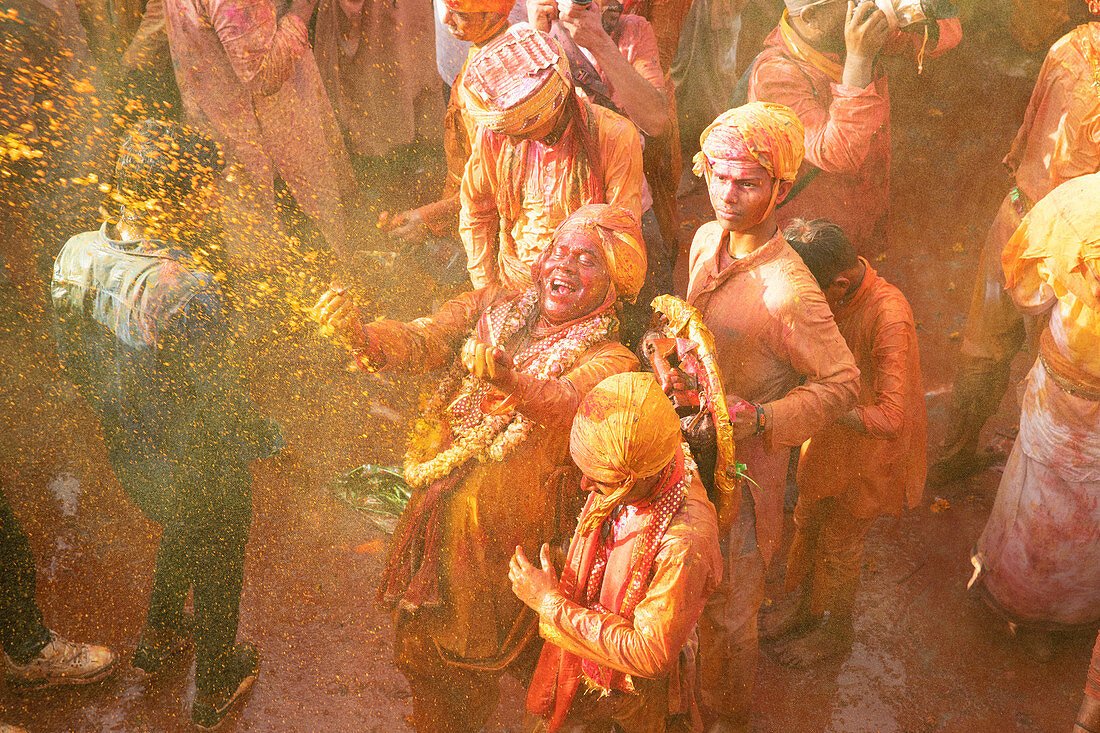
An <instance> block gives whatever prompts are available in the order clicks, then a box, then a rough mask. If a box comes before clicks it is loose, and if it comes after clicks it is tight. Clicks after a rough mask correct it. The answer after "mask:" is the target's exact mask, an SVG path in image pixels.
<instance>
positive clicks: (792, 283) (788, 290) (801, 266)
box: [762, 242, 829, 310]
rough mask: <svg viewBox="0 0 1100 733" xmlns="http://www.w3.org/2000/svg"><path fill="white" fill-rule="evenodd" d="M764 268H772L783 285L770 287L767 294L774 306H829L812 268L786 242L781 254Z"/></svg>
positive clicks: (792, 307)
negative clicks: (811, 270)
mask: <svg viewBox="0 0 1100 733" xmlns="http://www.w3.org/2000/svg"><path fill="white" fill-rule="evenodd" d="M764 268H766V269H768V270H770V271H771V273H772V275H773V277H774V278H775V279H776V280H777V281H778V283H782V285H783V287H781V288H768V292H767V294H766V295H765V297H768V298H772V299H774V300H773V302H772V303H771V305H773V306H774V307H776V308H781V309H782V308H787V309H792V310H801V309H805V308H806V306H807V305H812V306H815V307H817V306H820V307H824V308H828V307H829V304H828V303H827V302H826V301H825V294H824V293H822V292H821V287H820V286H819V285H818V284H817V280H816V279H815V278H814V276H813V274H812V273H811V272H810V268H808V267H806V263H804V262H803V261H802V258H801V257H799V256H798V253H797V252H795V251H794V249H792V248H791V246H790V245H789V244H787V243H786V242H784V243H783V246H782V248H781V250H780V253H779V255H778V256H777V257H776V258H775V259H773V260H772V261H770V262H767V263H765V264H764V265H763V266H762V269H764Z"/></svg>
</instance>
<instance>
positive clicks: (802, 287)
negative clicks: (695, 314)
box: [687, 221, 859, 560]
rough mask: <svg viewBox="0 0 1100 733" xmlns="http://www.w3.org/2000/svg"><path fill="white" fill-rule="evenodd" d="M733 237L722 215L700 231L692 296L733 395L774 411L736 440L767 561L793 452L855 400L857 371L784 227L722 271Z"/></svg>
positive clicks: (775, 537)
mask: <svg viewBox="0 0 1100 733" xmlns="http://www.w3.org/2000/svg"><path fill="white" fill-rule="evenodd" d="M728 243H729V237H728V235H727V233H726V232H725V231H723V230H722V227H721V225H720V224H719V223H718V222H717V221H712V222H708V223H707V224H704V225H703V226H702V227H700V228H699V231H697V232H696V233H695V240H694V241H693V242H692V244H691V258H690V275H689V279H688V296H687V301H688V303H689V304H691V305H693V306H695V307H696V308H698V309H699V313H700V315H701V316H702V317H703V322H704V323H706V325H707V328H709V329H710V331H711V333H712V334H713V335H714V344H715V349H716V351H717V361H718V367H719V369H721V372H722V381H723V383H724V385H725V388H726V392H727V394H726V399H727V400H729V401H730V403H731V404H732V403H733V402H736V401H737V400H738V399H743V400H746V401H748V402H754V403H761V404H768V405H770V406H771V408H772V423H771V426H770V427H769V428H767V429H766V430H765V432H764V434H763V435H760V436H752V437H749V438H746V439H744V440H739V441H737V460H738V461H740V462H743V463H745V464H746V465H747V467H748V474H749V476H750V477H751V478H752V479H753V481H754V482H755V483H754V484H750V486H749V488H750V490H751V492H752V497H753V501H754V504H755V509H756V533H757V541H758V544H759V546H760V551H761V553H763V555H764V558H765V560H770V558H771V555H772V554H773V553H774V551H775V548H776V547H777V546H778V544H779V539H780V535H781V533H782V529H783V491H784V487H785V486H786V476H787V463H788V461H789V451H788V450H786V449H788V448H790V447H793V446H796V445H801V444H802V442H803V441H805V440H806V439H807V438H809V437H810V436H811V435H813V434H814V433H816V432H817V431H819V430H820V429H821V428H823V427H825V426H826V425H828V424H829V423H831V422H833V421H834V420H836V419H837V418H838V417H840V415H842V414H843V413H845V412H847V411H848V410H849V409H850V408H851V407H853V406H854V405H855V402H856V396H857V395H858V393H859V369H858V368H856V363H855V360H854V359H853V358H852V354H851V352H850V351H849V350H848V346H847V345H846V344H845V343H844V338H843V337H842V336H841V335H840V331H838V330H837V327H836V322H835V321H834V320H833V314H832V312H831V311H830V310H829V304H828V303H827V302H826V301H825V295H824V294H823V293H822V292H821V289H820V288H819V287H818V286H817V282H816V281H815V280H814V277H813V275H811V274H810V271H809V269H807V268H806V265H805V264H804V263H803V262H802V259H801V258H800V257H799V256H798V253H796V252H795V251H794V250H793V249H791V246H790V245H789V244H787V242H786V240H784V239H783V237H782V236H781V235H780V234H779V232H776V233H775V236H774V237H772V239H771V240H770V241H769V242H767V243H766V244H764V245H763V246H761V247H759V248H758V249H756V250H755V251H754V252H751V253H750V254H748V255H746V256H744V257H741V258H740V259H737V260H733V261H732V262H730V263H729V264H727V265H725V266H724V267H723V266H722V262H723V255H722V251H723V250H725V249H726V248H727V246H728ZM726 257H728V255H726Z"/></svg>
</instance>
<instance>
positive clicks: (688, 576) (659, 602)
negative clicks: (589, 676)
mask: <svg viewBox="0 0 1100 733" xmlns="http://www.w3.org/2000/svg"><path fill="white" fill-rule="evenodd" d="M716 583H717V577H716V574H715V569H714V567H713V566H712V561H711V560H710V559H709V555H708V554H707V553H706V550H705V548H702V547H697V546H695V544H693V543H687V542H684V543H677V544H676V545H673V546H672V547H668V548H662V550H661V551H660V552H659V553H658V554H657V557H656V559H655V562H654V568H653V576H652V580H651V581H650V584H649V590H648V591H647V592H646V595H645V597H644V598H643V599H642V600H641V602H640V603H639V604H638V606H637V607H636V608H635V609H634V620H633V621H628V620H627V619H625V618H623V617H622V616H619V615H618V614H614V613H609V612H600V611H592V610H589V609H587V608H584V607H583V606H581V605H579V604H577V603H575V602H573V601H570V600H568V599H567V598H566V597H565V596H564V595H563V594H562V593H561V592H559V591H555V592H553V593H550V594H548V596H547V597H546V598H545V599H544V601H543V603H542V607H541V608H540V609H539V633H540V634H541V635H542V637H543V638H544V639H546V640H547V641H548V642H550V643H552V644H555V645H557V646H559V647H561V648H562V649H564V650H565V651H568V652H572V653H574V654H577V655H578V656H581V657H585V658H587V659H591V660H594V661H596V662H598V663H600V664H604V665H607V666H609V667H613V668H615V669H617V670H620V671H622V672H625V673H626V674H630V675H636V676H638V677H647V678H650V679H653V678H657V677H662V676H664V675H667V674H669V673H670V672H671V671H672V669H673V667H674V665H675V664H676V662H677V660H678V658H679V655H680V649H682V648H683V646H684V644H685V643H686V642H687V640H688V638H689V636H690V635H691V631H692V629H693V628H694V627H695V624H696V622H697V621H698V620H699V617H700V616H701V615H702V613H703V606H704V605H705V604H706V601H707V598H708V597H709V596H710V594H711V592H712V591H713V590H714V587H715V584H716Z"/></svg>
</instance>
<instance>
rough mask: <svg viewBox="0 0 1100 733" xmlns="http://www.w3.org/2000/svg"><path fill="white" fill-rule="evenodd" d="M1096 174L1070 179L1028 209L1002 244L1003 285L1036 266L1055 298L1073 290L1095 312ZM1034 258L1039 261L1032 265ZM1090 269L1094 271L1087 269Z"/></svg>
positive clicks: (1098, 252)
mask: <svg viewBox="0 0 1100 733" xmlns="http://www.w3.org/2000/svg"><path fill="white" fill-rule="evenodd" d="M1097 201H1100V173H1092V174H1090V175H1087V176H1080V177H1078V178H1072V179H1070V180H1068V181H1066V182H1065V183H1063V184H1061V185H1060V186H1058V188H1056V189H1054V190H1053V191H1051V192H1050V193H1048V194H1047V195H1046V196H1044V197H1043V198H1042V199H1040V200H1039V203H1037V204H1035V206H1034V207H1032V209H1031V211H1029V212H1028V213H1027V216H1025V217H1024V220H1023V221H1022V222H1021V223H1020V226H1019V228H1018V229H1017V230H1016V232H1015V233H1014V234H1013V235H1012V237H1011V238H1010V239H1009V240H1008V242H1007V243H1006V244H1005V249H1004V253H1003V254H1002V255H1001V263H1002V265H1003V266H1004V272H1005V282H1006V287H1008V288H1012V287H1014V286H1015V285H1016V284H1017V283H1018V282H1019V281H1020V280H1021V279H1023V278H1024V277H1025V276H1026V275H1027V273H1029V272H1032V271H1034V270H1036V269H1037V270H1038V272H1039V273H1040V277H1041V279H1042V280H1043V282H1045V283H1046V284H1048V285H1050V286H1051V288H1052V289H1053V290H1054V293H1055V294H1056V295H1057V296H1058V297H1062V296H1063V294H1064V293H1067V292H1069V293H1073V294H1074V296H1076V298H1077V299H1078V300H1080V301H1081V302H1082V303H1084V304H1086V305H1087V306H1088V307H1089V308H1091V309H1093V310H1100V290H1098V289H1097V288H1096V286H1095V285H1094V282H1095V280H1094V278H1096V277H1100V209H1098V208H1097ZM1037 262H1041V263H1042V265H1043V266H1042V267H1041V268H1037ZM1089 269H1092V272H1093V274H1091V275H1090V274H1089V272H1088V270H1089Z"/></svg>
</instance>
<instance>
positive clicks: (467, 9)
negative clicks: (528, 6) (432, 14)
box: [443, 0, 515, 15]
mask: <svg viewBox="0 0 1100 733" xmlns="http://www.w3.org/2000/svg"><path fill="white" fill-rule="evenodd" d="M443 4H444V5H446V6H447V9H448V10H453V11H455V12H456V13H496V14H497V15H508V14H509V13H511V12H512V6H513V5H515V3H514V2H511V1H510V0H443Z"/></svg>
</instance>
